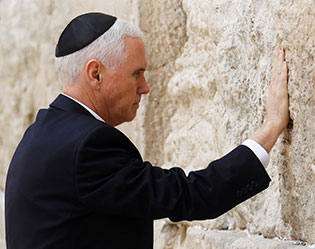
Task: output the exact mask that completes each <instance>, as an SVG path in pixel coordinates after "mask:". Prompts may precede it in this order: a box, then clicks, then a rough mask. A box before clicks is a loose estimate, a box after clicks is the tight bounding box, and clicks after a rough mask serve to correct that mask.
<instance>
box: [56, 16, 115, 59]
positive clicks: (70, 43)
mask: <svg viewBox="0 0 315 249" xmlns="http://www.w3.org/2000/svg"><path fill="white" fill-rule="evenodd" d="M116 20H117V18H116V17H114V16H110V15H106V14H103V13H97V12H93V13H87V14H83V15H80V16H77V17H76V18H74V19H73V20H72V21H71V22H70V23H69V24H68V25H67V27H66V28H65V29H64V30H63V32H62V33H61V35H60V37H59V41H58V43H57V46H56V50H55V55H56V57H61V56H65V55H68V54H71V53H74V52H76V51H78V50H80V49H82V48H84V47H85V46H87V45H89V44H90V43H92V42H93V41H94V40H96V39H97V38H98V37H100V36H101V35H102V34H104V33H105V32H106V31H107V30H109V29H110V28H111V27H112V26H113V24H114V23H115V22H116Z"/></svg>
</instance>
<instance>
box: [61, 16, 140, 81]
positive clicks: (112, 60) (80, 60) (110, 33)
mask: <svg viewBox="0 0 315 249" xmlns="http://www.w3.org/2000/svg"><path fill="white" fill-rule="evenodd" d="M126 36H131V37H136V38H140V39H143V33H142V32H141V30H140V29H139V28H138V27H137V26H135V25H133V24H131V23H128V22H126V21H124V20H122V19H119V18H117V20H116V22H115V23H114V25H113V26H112V27H111V28H110V29H109V30H107V31H106V32H105V33H104V34H103V35H101V36H100V37H98V38H97V39H96V40H95V41H93V42H92V43H91V44H89V45H88V46H86V47H84V48H82V49H80V50H79V51H76V52H74V53H72V54H69V55H66V56H63V57H55V66H56V70H57V72H58V74H59V78H60V80H61V81H62V82H63V83H72V82H73V81H74V80H75V79H76V78H77V77H78V76H79V74H80V72H81V71H82V70H83V68H84V66H85V64H86V63H87V62H88V61H89V60H91V59H97V60H99V61H100V62H101V63H102V64H103V65H104V66H105V67H107V68H109V69H116V68H118V67H119V66H120V65H121V64H122V63H124V62H125V61H126V59H127V55H126V53H125V51H124V48H125V37H126Z"/></svg>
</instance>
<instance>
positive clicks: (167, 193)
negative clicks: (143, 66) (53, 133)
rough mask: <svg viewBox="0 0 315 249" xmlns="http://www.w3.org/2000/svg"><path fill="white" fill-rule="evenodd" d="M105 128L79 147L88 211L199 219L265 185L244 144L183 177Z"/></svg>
mask: <svg viewBox="0 0 315 249" xmlns="http://www.w3.org/2000/svg"><path fill="white" fill-rule="evenodd" d="M108 129H109V128H106V129H105V128H97V129H95V130H94V131H92V132H90V134H88V135H87V137H86V138H85V140H84V141H83V142H82V144H81V146H80V148H79V150H78V155H77V163H76V176H75V177H76V185H77V190H78V195H79V198H80V199H81V201H82V202H83V203H84V204H85V205H86V206H87V208H89V209H91V210H94V211H97V212H104V213H106V214H108V215H118V216H126V217H135V218H137V217H138V218H140V217H143V216H149V217H152V219H159V218H165V217H168V218H170V219H171V220H173V221H179V220H203V219H209V218H216V217H218V216H220V215H221V214H223V213H225V212H226V211H228V210H230V209H231V208H233V207H234V206H236V205H237V204H239V203H241V202H243V201H245V200H247V199H248V198H250V197H252V196H254V195H255V194H257V193H259V192H260V191H262V190H264V189H265V188H267V187H268V185H269V182H270V178H269V176H268V174H267V173H266V171H265V169H264V167H263V166H262V165H261V163H260V161H259V159H258V158H257V157H256V156H255V154H254V153H253V152H252V151H251V150H250V149H249V148H248V147H246V146H244V145H240V146H238V147H236V148H235V149H234V150H233V151H231V152H230V153H228V154H227V155H225V156H224V157H222V158H220V159H218V160H216V161H213V162H212V163H210V164H209V165H208V167H207V168H205V169H202V170H198V171H192V172H190V173H189V175H188V176H186V175H185V173H184V171H183V170H182V169H181V168H178V167H174V168H171V169H162V168H160V167H155V166H152V165H151V164H150V163H149V162H143V161H142V159H141V157H139V156H137V153H134V152H132V150H133V148H132V144H131V142H130V141H129V140H128V139H127V138H125V137H123V136H122V134H120V133H119V132H118V131H115V130H111V131H110V132H109V131H108ZM111 129H113V128H111Z"/></svg>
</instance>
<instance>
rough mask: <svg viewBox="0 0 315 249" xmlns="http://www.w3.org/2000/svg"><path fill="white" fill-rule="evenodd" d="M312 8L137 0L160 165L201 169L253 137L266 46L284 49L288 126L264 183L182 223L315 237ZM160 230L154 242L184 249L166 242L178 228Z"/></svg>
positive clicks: (309, 4) (149, 142)
mask: <svg viewBox="0 0 315 249" xmlns="http://www.w3.org/2000/svg"><path fill="white" fill-rule="evenodd" d="M314 7H315V5H314V1H257V0H255V1H254V0H244V1H228V0H217V1H203V0H183V1H180V0H168V1H167V0H165V1H158V2H157V1H150V0H142V1H140V25H141V28H142V29H143V30H144V31H145V32H146V37H147V45H148V58H149V61H150V64H151V67H150V68H149V71H150V72H149V74H148V79H149V83H150V86H151V88H152V92H151V94H150V100H149V105H148V109H147V111H146V120H145V124H147V125H148V126H145V135H146V139H145V140H146V144H145V146H146V147H145V148H146V153H145V156H146V157H147V158H149V159H150V160H153V162H154V163H157V164H163V166H164V167H171V166H180V167H182V168H184V169H185V170H186V171H187V172H188V171H190V170H194V169H199V168H202V167H205V166H206V165H207V164H208V162H210V161H212V160H214V159H216V158H218V157H220V156H222V155H224V154H225V153H227V152H228V151H229V150H231V149H232V148H233V147H235V146H236V145H238V144H240V143H241V142H242V141H244V140H245V139H246V138H247V137H248V136H249V135H250V134H251V133H253V132H254V130H255V129H256V128H258V127H259V126H260V125H261V124H262V122H263V120H264V116H265V109H264V105H265V101H266V94H267V89H268V84H269V81H270V73H271V64H272V55H273V50H274V48H275V46H276V45H277V44H280V45H281V46H282V47H284V48H285V49H286V51H287V60H288V62H289V69H290V71H289V94H290V113H291V118H292V124H291V125H290V128H289V129H288V130H287V131H286V132H285V133H284V134H283V135H282V136H281V138H280V139H279V141H278V143H277V144H276V146H275V148H274V149H273V151H272V153H271V160H270V165H269V167H268V172H269V173H270V175H271V176H272V178H273V181H272V183H271V186H270V187H269V189H268V190H266V191H264V192H263V193H261V194H259V195H258V196H256V197H254V198H252V199H251V200H249V201H247V202H245V203H244V204H242V205H239V206H238V207H236V208H234V209H233V210H232V211H230V212H228V213H227V214H225V215H223V216H221V217H220V218H218V219H215V220H213V221H206V222H193V223H189V224H198V225H200V226H202V227H204V228H207V229H227V228H232V229H233V228H236V229H247V230H248V231H249V232H250V233H252V234H262V235H263V236H265V237H276V236H279V237H290V236H292V237H293V238H297V239H301V240H306V241H309V242H313V243H314V241H315V236H314V235H315V217H314V208H315V198H314V197H315V193H314V192H315V183H314V180H315V174H314V164H315V142H314V141H315V126H314V122H315V107H314V101H315V96H314V92H315V83H314V77H315V76H314V53H315V51H314V43H315V29H314V26H315V25H314V24H315V23H314V13H315V12H314ZM175 13H176V15H175V16H174V14H175ZM179 23H180V25H178V24H179ZM185 224H186V223H185ZM163 229H164V230H165V231H168V232H164V234H168V235H167V236H166V239H163V237H161V236H158V235H157V236H158V240H157V243H158V241H160V242H161V241H164V242H165V243H166V244H165V248H173V247H174V248H181V247H180V246H176V245H177V244H176V243H175V242H174V243H175V244H174V245H173V246H170V245H168V244H172V243H173V242H172V241H179V240H181V237H180V236H179V235H176V233H175V232H174V229H175V230H176V228H175V227H174V226H172V227H169V228H165V227H164V228H163ZM161 231H162V230H161ZM162 232H163V231H162ZM157 234H159V232H157ZM174 234H175V235H174ZM161 243H162V242H161ZM162 244H163V243H162ZM190 245H191V246H193V245H194V246H196V247H198V245H197V244H194V242H191V244H190ZM229 248H230V247H229ZM240 248H243V247H240ZM244 248H245V247H244ZM257 248H260V247H258V246H257Z"/></svg>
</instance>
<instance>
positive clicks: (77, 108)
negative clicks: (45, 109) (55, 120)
mask: <svg viewBox="0 0 315 249" xmlns="http://www.w3.org/2000/svg"><path fill="white" fill-rule="evenodd" d="M49 106H50V107H51V108H57V109H60V110H63V111H68V112H75V113H79V114H83V115H88V116H91V117H93V116H92V114H91V113H90V112H89V111H88V110H86V109H85V108H84V107H83V106H81V105H80V104H78V103H76V102H75V101H73V100H72V99H70V98H68V97H66V96H64V95H62V94H59V95H58V97H57V98H56V99H55V100H54V101H53V102H52V103H51V104H50V105H49Z"/></svg>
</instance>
